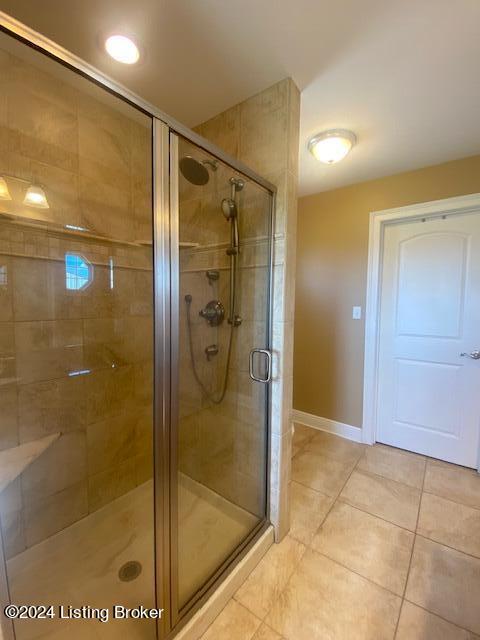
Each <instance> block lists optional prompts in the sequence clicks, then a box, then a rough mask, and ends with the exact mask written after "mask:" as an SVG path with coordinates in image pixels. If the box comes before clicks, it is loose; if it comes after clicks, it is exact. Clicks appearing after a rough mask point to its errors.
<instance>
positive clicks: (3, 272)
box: [0, 264, 8, 287]
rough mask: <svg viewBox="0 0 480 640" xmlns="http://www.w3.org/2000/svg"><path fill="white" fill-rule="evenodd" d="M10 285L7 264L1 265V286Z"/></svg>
mask: <svg viewBox="0 0 480 640" xmlns="http://www.w3.org/2000/svg"><path fill="white" fill-rule="evenodd" d="M7 285H8V269H7V265H6V264H2V265H0V287H6V286H7Z"/></svg>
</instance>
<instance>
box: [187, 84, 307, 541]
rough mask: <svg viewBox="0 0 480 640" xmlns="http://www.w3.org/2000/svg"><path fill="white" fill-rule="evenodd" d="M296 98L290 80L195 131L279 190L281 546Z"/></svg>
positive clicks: (277, 486)
mask: <svg viewBox="0 0 480 640" xmlns="http://www.w3.org/2000/svg"><path fill="white" fill-rule="evenodd" d="M299 123H300V93H299V91H298V89H297V87H296V86H295V84H294V83H293V81H292V80H291V79H289V78H287V79H285V80H282V81H281V82H279V83H277V84H275V85H274V86H272V87H270V88H269V89H266V90H265V91H262V92H261V93H259V94H258V95H256V96H253V97H252V98H249V99H248V100H245V101H244V102H242V103H240V104H238V105H236V106H234V107H232V108H231V109H228V110H227V111H225V112H223V113H221V114H219V115H218V116H216V117H214V118H212V119H211V120H209V121H207V122H205V123H203V124H201V125H200V126H199V127H197V131H198V132H199V133H200V134H201V135H203V136H204V137H205V138H208V139H209V140H211V141H212V142H214V143H215V144H217V145H218V146H219V147H221V148H222V149H224V150H225V151H226V152H227V153H229V154H230V155H232V156H234V157H235V158H238V159H239V160H241V161H242V162H244V163H245V164H247V165H248V166H249V167H251V168H252V169H254V170H255V171H257V172H258V173H259V174H260V175H262V176H264V177H265V178H267V179H268V180H270V182H272V183H273V184H275V185H276V186H277V188H278V193H277V201H276V226H275V251H274V253H275V266H274V291H273V295H274V304H273V350H274V362H275V366H274V374H275V375H274V380H273V383H272V396H273V397H272V423H271V431H272V433H271V460H272V464H271V475H270V488H271V492H270V518H271V521H272V522H273V524H274V525H275V529H276V537H277V540H280V539H281V538H282V537H283V536H284V535H285V534H286V533H287V531H288V529H289V520H290V514H289V504H288V482H289V479H290V457H291V456H290V451H291V424H290V413H291V407H292V387H293V375H292V360H293V313H294V294H295V240H296V238H295V236H296V218H297V215H296V213H297V182H298V177H297V176H298V135H299Z"/></svg>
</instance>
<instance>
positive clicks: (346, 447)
mask: <svg viewBox="0 0 480 640" xmlns="http://www.w3.org/2000/svg"><path fill="white" fill-rule="evenodd" d="M364 449H365V445H363V444H359V443H358V442H352V441H351V440H346V439H345V438H340V437H339V436H335V435H333V434H332V433H326V432H325V431H318V432H317V433H316V434H315V435H314V436H313V438H312V439H311V440H310V442H308V443H307V444H306V445H305V451H311V452H312V453H319V454H320V455H322V456H325V457H327V458H333V459H334V460H338V461H339V462H344V463H345V464H355V463H356V462H358V460H359V458H360V456H361V455H362V453H363V451H364Z"/></svg>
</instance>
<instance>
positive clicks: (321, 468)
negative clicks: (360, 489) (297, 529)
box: [292, 450, 352, 497]
mask: <svg viewBox="0 0 480 640" xmlns="http://www.w3.org/2000/svg"><path fill="white" fill-rule="evenodd" d="M351 470H352V465H348V464H344V463H343V462H338V460H332V458H326V457H325V456H321V455H318V454H316V453H311V452H309V451H305V450H303V451H301V452H300V453H299V454H298V455H296V456H295V458H294V459H293V461H292V480H295V482H299V483H300V484H303V485H305V486H307V487H310V488H311V489H316V490H317V491H320V492H321V493H324V494H325V495H327V496H333V497H335V496H337V495H338V493H339V492H340V491H341V489H342V487H343V485H344V484H345V481H346V480H347V478H348V476H349V475H350V473H351Z"/></svg>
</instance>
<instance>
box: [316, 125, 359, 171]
mask: <svg viewBox="0 0 480 640" xmlns="http://www.w3.org/2000/svg"><path fill="white" fill-rule="evenodd" d="M356 142H357V138H356V136H355V134H354V133H352V132H351V131H348V130H347V129H329V130H328V131H323V132H322V133H317V134H316V135H315V136H313V137H312V138H310V140H309V141H308V150H309V151H310V153H311V154H312V155H313V156H314V157H315V158H316V159H317V160H319V161H320V162H324V163H325V164H335V162H340V160H343V158H345V156H346V155H347V153H349V151H351V149H352V147H353V146H354V145H355V144H356Z"/></svg>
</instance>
